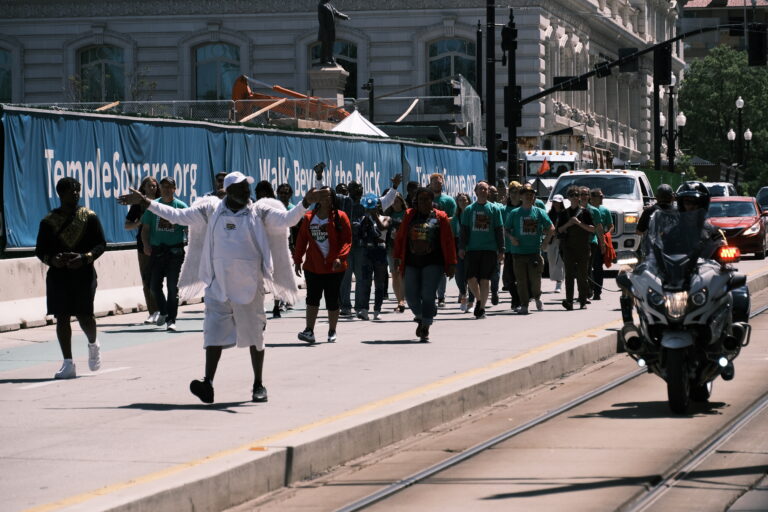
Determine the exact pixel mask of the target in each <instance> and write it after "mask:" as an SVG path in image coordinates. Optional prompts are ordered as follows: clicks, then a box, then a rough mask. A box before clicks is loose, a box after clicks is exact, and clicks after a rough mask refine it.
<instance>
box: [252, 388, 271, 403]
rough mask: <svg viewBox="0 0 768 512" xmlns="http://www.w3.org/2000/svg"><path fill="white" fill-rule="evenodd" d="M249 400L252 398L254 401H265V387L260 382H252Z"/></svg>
mask: <svg viewBox="0 0 768 512" xmlns="http://www.w3.org/2000/svg"><path fill="white" fill-rule="evenodd" d="M251 400H253V401H254V402H266V401H267V388H265V387H264V386H262V385H261V384H254V385H253V395H251Z"/></svg>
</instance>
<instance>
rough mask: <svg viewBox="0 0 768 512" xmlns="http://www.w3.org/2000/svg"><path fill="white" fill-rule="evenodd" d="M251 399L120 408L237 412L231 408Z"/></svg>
mask: <svg viewBox="0 0 768 512" xmlns="http://www.w3.org/2000/svg"><path fill="white" fill-rule="evenodd" d="M250 404H251V402H250V401H242V402H221V403H214V404H153V403H136V404H129V405H121V406H120V407H117V408H118V409H138V410H141V411H161V412H163V411H195V410H201V411H210V410H214V411H221V412H228V413H232V414H236V413H237V411H233V410H230V408H231V407H242V406H244V405H250Z"/></svg>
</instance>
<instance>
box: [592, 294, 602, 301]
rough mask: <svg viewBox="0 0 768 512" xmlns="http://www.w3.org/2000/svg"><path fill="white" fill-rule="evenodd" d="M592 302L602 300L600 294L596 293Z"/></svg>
mask: <svg viewBox="0 0 768 512" xmlns="http://www.w3.org/2000/svg"><path fill="white" fill-rule="evenodd" d="M592 300H600V294H599V293H596V294H594V295H593V296H592Z"/></svg>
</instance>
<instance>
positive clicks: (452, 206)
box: [434, 194, 456, 217]
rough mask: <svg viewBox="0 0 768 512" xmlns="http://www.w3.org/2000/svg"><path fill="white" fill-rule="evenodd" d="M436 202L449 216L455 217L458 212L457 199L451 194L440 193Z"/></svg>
mask: <svg viewBox="0 0 768 512" xmlns="http://www.w3.org/2000/svg"><path fill="white" fill-rule="evenodd" d="M434 203H435V208H437V209H438V210H440V211H443V212H445V214H446V215H448V217H453V215H454V214H455V213H456V201H455V200H454V199H453V198H452V197H451V196H447V195H445V194H440V195H439V196H438V197H435V201H434Z"/></svg>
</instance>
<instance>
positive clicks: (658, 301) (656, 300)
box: [648, 288, 664, 308]
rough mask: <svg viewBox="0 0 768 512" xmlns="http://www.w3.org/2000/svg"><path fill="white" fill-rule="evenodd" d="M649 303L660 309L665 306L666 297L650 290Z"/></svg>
mask: <svg viewBox="0 0 768 512" xmlns="http://www.w3.org/2000/svg"><path fill="white" fill-rule="evenodd" d="M648 302H650V303H651V306H653V307H655V308H660V307H661V306H663V305H664V296H663V295H662V294H660V293H659V292H657V291H654V290H652V289H651V288H648Z"/></svg>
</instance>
